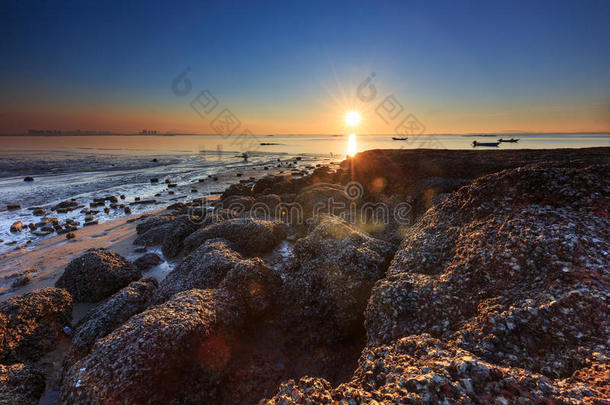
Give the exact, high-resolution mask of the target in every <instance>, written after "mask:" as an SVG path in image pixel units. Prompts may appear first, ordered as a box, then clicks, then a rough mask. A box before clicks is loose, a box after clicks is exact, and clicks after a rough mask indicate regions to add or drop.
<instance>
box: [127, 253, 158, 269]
mask: <svg viewBox="0 0 610 405" xmlns="http://www.w3.org/2000/svg"><path fill="white" fill-rule="evenodd" d="M163 262H164V260H163V259H162V258H161V257H160V256H159V255H158V254H156V253H146V254H145V255H142V256H140V257H138V258H137V259H136V260H134V261H133V264H134V265H135V266H136V267H137V268H138V269H139V270H140V271H146V270H149V269H151V268H153V267H155V266H158V265H160V264H161V263H163Z"/></svg>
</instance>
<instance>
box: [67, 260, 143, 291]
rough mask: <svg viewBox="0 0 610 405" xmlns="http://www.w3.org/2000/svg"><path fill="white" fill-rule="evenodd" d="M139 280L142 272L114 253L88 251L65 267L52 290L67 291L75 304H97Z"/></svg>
mask: <svg viewBox="0 0 610 405" xmlns="http://www.w3.org/2000/svg"><path fill="white" fill-rule="evenodd" d="M140 277H142V272H141V271H140V270H138V268H137V267H136V266H134V265H133V264H132V263H130V262H128V261H127V260H125V258H123V257H122V256H121V255H119V254H118V253H115V252H113V251H111V250H108V249H90V250H88V251H87V253H85V254H84V255H82V256H80V257H78V258H76V259H74V260H72V261H71V262H70V263H69V264H68V265H67V266H66V269H65V270H64V273H63V274H62V275H61V277H60V278H59V280H57V282H56V283H55V286H56V287H59V288H64V289H66V290H68V292H69V293H70V295H72V298H73V299H74V301H76V302H97V301H99V300H101V299H103V298H106V297H108V296H110V295H112V294H113V293H115V292H117V291H118V290H120V289H121V288H123V287H125V286H126V285H127V284H129V283H130V282H131V281H135V280H137V279H139V278H140Z"/></svg>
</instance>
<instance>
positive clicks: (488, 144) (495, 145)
mask: <svg viewBox="0 0 610 405" xmlns="http://www.w3.org/2000/svg"><path fill="white" fill-rule="evenodd" d="M498 145H500V142H477V141H472V147H473V148H476V147H477V146H491V147H497V146H498Z"/></svg>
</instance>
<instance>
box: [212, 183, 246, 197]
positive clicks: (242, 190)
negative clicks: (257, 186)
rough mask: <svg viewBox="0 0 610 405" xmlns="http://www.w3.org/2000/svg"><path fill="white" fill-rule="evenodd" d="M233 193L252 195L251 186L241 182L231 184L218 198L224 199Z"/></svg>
mask: <svg viewBox="0 0 610 405" xmlns="http://www.w3.org/2000/svg"><path fill="white" fill-rule="evenodd" d="M234 195H239V196H252V187H251V186H249V185H247V184H243V183H237V184H232V185H230V186H229V187H228V188H227V189H226V190H225V191H224V192H223V193H222V195H221V196H220V199H221V200H224V199H227V198H229V197H231V196H234Z"/></svg>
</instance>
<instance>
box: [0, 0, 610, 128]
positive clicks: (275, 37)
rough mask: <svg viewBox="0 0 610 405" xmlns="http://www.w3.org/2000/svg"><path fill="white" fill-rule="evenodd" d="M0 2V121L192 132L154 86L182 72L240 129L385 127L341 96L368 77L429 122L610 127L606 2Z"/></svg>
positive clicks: (191, 121)
mask: <svg viewBox="0 0 610 405" xmlns="http://www.w3.org/2000/svg"><path fill="white" fill-rule="evenodd" d="M0 7H1V8H2V17H1V18H2V22H1V24H0V34H1V35H2V38H3V40H2V41H1V42H0V54H1V60H2V63H1V64H0V83H1V85H2V89H3V90H2V95H1V96H0V108H1V110H2V111H0V114H1V115H0V131H2V132H7V131H9V132H10V131H18V130H25V129H27V128H32V127H61V128H64V129H70V128H72V129H74V128H76V127H79V128H84V127H89V128H90V129H94V128H97V129H110V130H117V131H121V130H125V131H131V130H135V129H137V128H145V127H150V126H151V124H152V125H153V126H155V128H158V129H159V130H162V131H196V132H207V131H208V130H209V128H208V127H207V123H205V122H200V121H201V120H200V119H199V118H198V117H196V116H193V112H192V110H190V108H189V107H188V101H185V99H181V98H178V97H176V96H175V95H174V94H173V93H172V92H171V91H170V84H171V81H172V79H173V78H174V77H175V76H176V75H177V74H179V73H180V72H182V71H183V70H184V69H185V68H186V67H190V69H191V70H190V74H189V76H190V78H191V79H192V82H193V85H194V88H195V89H197V90H198V89H202V90H203V89H206V88H207V89H210V90H211V91H212V92H213V93H214V95H215V96H216V97H217V98H218V99H219V100H221V102H222V103H223V104H224V105H227V106H230V108H231V110H232V111H234V112H235V114H236V115H238V116H239V117H240V119H242V121H248V122H250V123H251V127H252V128H254V129H255V132H263V133H264V132H290V133H311V132H333V133H334V132H338V131H341V129H342V128H341V116H342V114H343V112H344V111H343V110H345V109H350V108H356V109H363V111H362V112H363V115H364V117H363V118H365V119H363V123H364V122H367V123H368V124H369V125H368V127H367V129H368V130H370V132H385V128H384V127H383V125H382V124H380V123H379V122H378V120H375V117H374V116H372V115H370V114H369V115H367V113H366V111H364V110H366V107H364V106H361V105H358V102H357V100H354V92H355V87H356V86H357V85H358V83H360V82H361V81H362V80H363V79H364V78H366V77H367V75H368V74H369V73H370V72H375V73H376V80H377V81H376V84H377V86H378V88H379V89H380V94H382V95H386V94H395V95H396V97H397V98H399V99H400V100H401V103H403V104H404V105H405V108H407V109H408V110H409V111H412V112H413V113H415V114H417V116H418V117H419V118H420V120H422V121H425V122H426V126H427V128H428V130H429V131H430V132H485V131H502V130H525V131H545V130H548V131H578V130H583V131H587V130H608V129H610V118H608V117H610V24H608V23H607V21H608V20H609V18H610V2H609V1H565V2H564V1H528V2H519V1H511V2H508V1H507V2H499V1H476V2H475V1H446V2H425V1H421V2H419V1H403V2H373V1H350V2H347V1H346V2H343V1H326V2H263V1H251V2H236V1H229V2H218V3H213V2H195V1H192V2H176V4H168V3H166V2H154V1H146V2H129V1H121V2H88V1H82V2H76V1H75V2H57V4H53V2H34V1H20V2H18V1H4V2H3V3H2V6H0ZM366 118H368V120H366ZM147 124H148V125H147Z"/></svg>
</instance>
